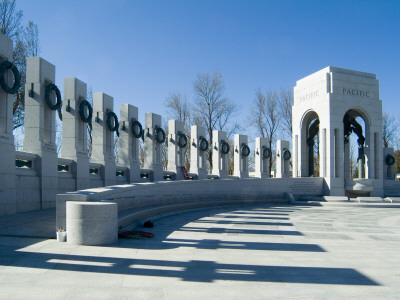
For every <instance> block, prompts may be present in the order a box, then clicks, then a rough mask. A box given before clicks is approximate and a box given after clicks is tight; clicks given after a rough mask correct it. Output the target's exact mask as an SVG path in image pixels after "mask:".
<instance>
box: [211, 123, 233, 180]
mask: <svg viewBox="0 0 400 300" xmlns="http://www.w3.org/2000/svg"><path fill="white" fill-rule="evenodd" d="M226 145H228V146H226ZM212 146H213V149H212V150H213V154H212V158H213V168H212V174H213V175H218V176H219V177H220V178H227V177H228V157H227V156H228V153H229V144H228V138H227V135H226V132H225V131H220V130H214V131H213V145H212ZM227 149H228V151H226V150H227ZM223 151H224V152H225V153H226V152H228V153H226V154H224V153H223Z"/></svg>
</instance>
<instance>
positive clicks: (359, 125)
mask: <svg viewBox="0 0 400 300" xmlns="http://www.w3.org/2000/svg"><path fill="white" fill-rule="evenodd" d="M360 119H361V120H362V122H360ZM370 120H371V119H370V116H369V115H368V113H367V112H365V110H363V109H362V108H360V107H353V108H350V109H348V110H347V111H346V112H345V114H344V116H343V138H344V167H345V179H351V178H353V174H352V170H351V167H350V163H351V162H350V159H351V158H350V152H351V150H350V148H351V146H350V145H351V143H352V141H351V138H350V137H351V136H352V135H354V134H356V137H357V149H358V151H357V153H356V156H357V169H358V176H357V177H358V178H359V179H368V178H369V174H368V161H369V159H368V158H369V157H368V156H369V153H368V149H366V147H367V145H368V144H369V141H370V140H371V137H370V132H371V130H370V127H371V122H370Z"/></svg>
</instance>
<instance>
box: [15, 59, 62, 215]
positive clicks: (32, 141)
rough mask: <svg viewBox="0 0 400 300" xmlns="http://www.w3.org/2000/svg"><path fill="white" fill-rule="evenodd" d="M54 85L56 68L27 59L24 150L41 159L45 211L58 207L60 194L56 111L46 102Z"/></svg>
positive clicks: (38, 162)
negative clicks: (57, 200)
mask: <svg viewBox="0 0 400 300" xmlns="http://www.w3.org/2000/svg"><path fill="white" fill-rule="evenodd" d="M54 82H55V66H54V65H52V64H51V63H49V62H47V61H45V60H44V59H43V58H41V57H38V56H34V57H27V58H26V84H25V124H24V131H25V138H24V146H23V149H24V151H26V152H30V153H34V154H37V155H38V159H36V160H35V162H34V168H35V169H36V173H37V174H38V176H39V179H40V207H41V209H46V208H50V207H54V206H55V205H56V195H57V192H58V157H57V147H56V110H52V109H50V108H49V106H48V105H47V103H46V102H45V90H46V87H47V86H48V84H50V83H53V84H54ZM54 97H55V95H54V92H52V93H51V96H50V99H51V100H53V101H52V103H53V104H54ZM52 98H53V99H52Z"/></svg>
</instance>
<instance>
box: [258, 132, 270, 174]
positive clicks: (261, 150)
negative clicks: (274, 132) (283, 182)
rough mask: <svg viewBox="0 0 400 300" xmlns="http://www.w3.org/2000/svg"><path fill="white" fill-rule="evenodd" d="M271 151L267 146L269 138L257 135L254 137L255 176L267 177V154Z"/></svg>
mask: <svg viewBox="0 0 400 300" xmlns="http://www.w3.org/2000/svg"><path fill="white" fill-rule="evenodd" d="M271 155H272V151H271V149H270V148H269V139H267V138H262V137H258V138H256V149H255V169H256V171H255V176H256V177H259V178H269V177H270V174H269V156H271Z"/></svg>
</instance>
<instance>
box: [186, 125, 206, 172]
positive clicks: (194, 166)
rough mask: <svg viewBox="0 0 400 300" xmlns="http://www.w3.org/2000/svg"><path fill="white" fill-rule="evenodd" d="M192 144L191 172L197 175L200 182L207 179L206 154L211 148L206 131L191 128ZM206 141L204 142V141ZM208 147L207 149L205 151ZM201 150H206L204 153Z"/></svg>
mask: <svg viewBox="0 0 400 300" xmlns="http://www.w3.org/2000/svg"><path fill="white" fill-rule="evenodd" d="M190 133H191V138H192V143H191V144H190V172H191V173H195V174H197V176H198V178H199V180H201V179H207V165H206V153H207V150H208V148H209V145H208V141H207V139H206V129H205V128H204V127H201V126H197V125H194V126H192V127H191V132H190ZM202 138H203V139H205V141H204V140H202ZM206 146H207V149H205V148H206ZM201 149H205V150H204V151H202V150H201Z"/></svg>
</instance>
